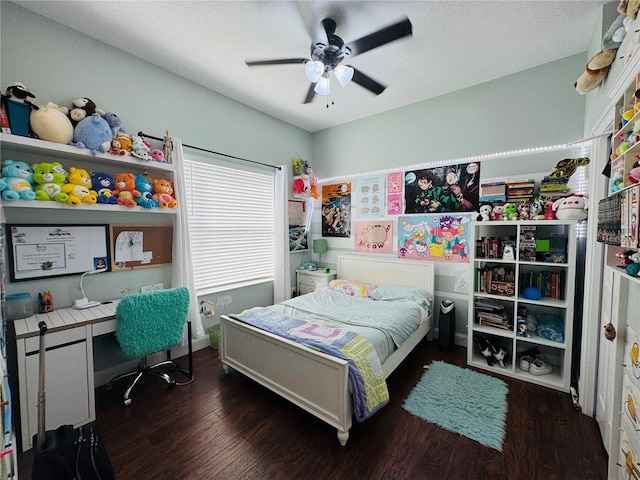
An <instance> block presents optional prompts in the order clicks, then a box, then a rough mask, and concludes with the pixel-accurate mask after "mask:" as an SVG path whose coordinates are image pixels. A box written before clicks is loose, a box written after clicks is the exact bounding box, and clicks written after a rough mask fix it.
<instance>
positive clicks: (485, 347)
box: [473, 335, 496, 366]
mask: <svg viewBox="0 0 640 480" xmlns="http://www.w3.org/2000/svg"><path fill="white" fill-rule="evenodd" d="M473 341H474V342H475V344H476V346H477V347H478V350H479V351H480V353H481V354H482V355H483V356H484V358H486V359H487V364H488V365H489V366H492V365H493V364H494V363H495V361H496V360H495V358H494V357H493V352H492V348H491V344H490V343H489V341H488V340H487V339H486V338H485V337H481V336H480V335H475V336H474V337H473Z"/></svg>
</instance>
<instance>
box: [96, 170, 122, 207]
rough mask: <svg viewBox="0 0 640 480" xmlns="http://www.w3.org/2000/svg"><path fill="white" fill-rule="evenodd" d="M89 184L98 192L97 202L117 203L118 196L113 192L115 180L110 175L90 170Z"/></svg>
mask: <svg viewBox="0 0 640 480" xmlns="http://www.w3.org/2000/svg"><path fill="white" fill-rule="evenodd" d="M91 184H92V185H93V189H94V190H95V191H96V192H97V194H98V203H104V204H109V205H117V203H118V197H116V196H115V195H114V193H113V189H114V188H115V181H114V179H113V177H112V176H111V175H109V174H108V173H104V172H92V173H91Z"/></svg>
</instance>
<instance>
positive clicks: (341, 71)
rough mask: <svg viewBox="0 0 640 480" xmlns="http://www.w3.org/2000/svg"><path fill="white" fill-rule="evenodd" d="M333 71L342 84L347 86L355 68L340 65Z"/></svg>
mask: <svg viewBox="0 0 640 480" xmlns="http://www.w3.org/2000/svg"><path fill="white" fill-rule="evenodd" d="M333 73H334V74H335V76H336V78H337V79H338V83H340V85H341V86H343V87H346V86H347V85H349V82H350V81H351V79H352V78H353V68H352V67H347V66H345V65H338V66H337V67H336V68H334V69H333Z"/></svg>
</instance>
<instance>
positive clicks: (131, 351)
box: [106, 287, 193, 406]
mask: <svg viewBox="0 0 640 480" xmlns="http://www.w3.org/2000/svg"><path fill="white" fill-rule="evenodd" d="M189 306H190V299H189V289H188V288H186V287H179V288H170V289H167V290H157V291H153V292H145V293H134V294H131V295H127V296H126V297H124V298H123V299H122V300H120V303H119V304H118V306H117V308H116V338H117V339H118V343H119V344H120V348H121V350H122V353H123V354H124V356H125V357H127V358H129V359H139V360H140V362H139V364H138V368H137V369H136V370H134V371H131V372H127V373H124V374H122V375H117V376H116V377H114V378H112V379H111V380H110V381H109V383H107V385H106V388H107V390H110V389H111V388H112V386H113V383H114V382H116V381H118V380H120V379H122V378H126V377H130V376H134V375H135V378H134V380H133V383H132V384H131V386H130V387H129V388H128V389H127V391H126V392H125V393H124V405H125V406H127V405H130V404H131V398H130V395H131V391H132V390H133V388H134V387H135V386H136V385H137V383H138V382H139V381H140V379H141V378H142V377H143V375H145V374H152V375H155V376H157V377H160V378H162V379H164V381H165V382H167V383H168V384H169V388H174V387H175V386H176V381H175V380H174V379H173V378H171V377H170V376H169V374H168V373H167V371H166V370H177V371H179V372H181V373H182V374H184V375H185V376H186V377H187V378H188V379H189V381H188V382H187V383H190V382H191V381H192V380H193V375H192V373H191V372H190V371H186V370H184V369H182V368H180V367H178V366H177V365H176V364H175V363H174V362H173V361H172V360H171V352H170V350H171V348H173V347H175V346H176V345H178V343H179V342H180V339H181V338H182V334H183V332H184V326H185V323H186V322H187V316H188V313H189ZM162 351H166V352H167V360H165V361H162V362H159V363H156V364H153V365H148V364H147V358H146V357H147V356H148V355H151V354H153V353H157V352H162ZM180 385H183V384H180Z"/></svg>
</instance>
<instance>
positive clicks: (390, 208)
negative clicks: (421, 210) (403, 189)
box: [387, 193, 402, 215]
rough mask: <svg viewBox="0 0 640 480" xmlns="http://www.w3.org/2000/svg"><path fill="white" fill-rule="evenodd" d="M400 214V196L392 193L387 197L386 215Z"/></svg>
mask: <svg viewBox="0 0 640 480" xmlns="http://www.w3.org/2000/svg"><path fill="white" fill-rule="evenodd" d="M400 214H402V194H401V193H392V194H391V195H387V215H400Z"/></svg>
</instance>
